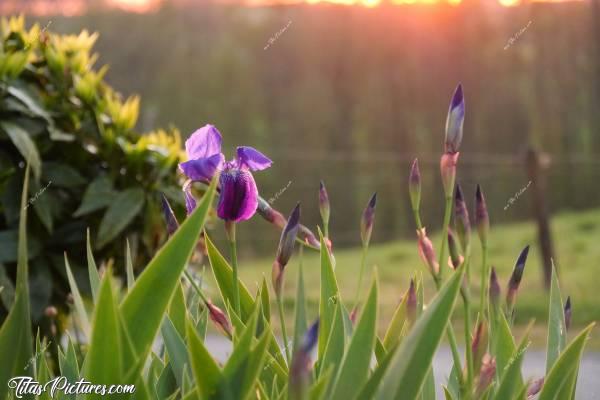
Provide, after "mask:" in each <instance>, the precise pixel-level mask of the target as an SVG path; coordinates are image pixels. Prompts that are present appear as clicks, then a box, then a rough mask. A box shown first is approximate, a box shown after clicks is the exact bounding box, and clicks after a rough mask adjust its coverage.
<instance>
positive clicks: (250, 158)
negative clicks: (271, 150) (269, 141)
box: [237, 146, 273, 171]
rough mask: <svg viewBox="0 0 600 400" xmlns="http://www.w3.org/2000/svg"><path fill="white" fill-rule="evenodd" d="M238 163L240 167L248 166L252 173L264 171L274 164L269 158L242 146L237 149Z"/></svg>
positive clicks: (251, 148) (253, 149)
mask: <svg viewBox="0 0 600 400" xmlns="http://www.w3.org/2000/svg"><path fill="white" fill-rule="evenodd" d="M237 162H238V164H239V166H240V167H243V166H246V167H248V168H250V169H251V170H252V171H262V170H263V169H267V168H269V167H270V166H271V164H273V161H271V159H269V157H267V156H265V155H264V154H263V153H261V152H260V151H258V150H256V149H255V148H253V147H249V146H240V147H238V148H237Z"/></svg>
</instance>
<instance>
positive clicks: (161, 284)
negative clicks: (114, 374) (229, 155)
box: [120, 181, 216, 359]
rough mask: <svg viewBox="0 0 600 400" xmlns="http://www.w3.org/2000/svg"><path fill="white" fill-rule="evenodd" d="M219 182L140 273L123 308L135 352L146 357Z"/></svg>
mask: <svg viewBox="0 0 600 400" xmlns="http://www.w3.org/2000/svg"><path fill="white" fill-rule="evenodd" d="M215 185H216V184H215V181H213V183H212V184H211V186H210V188H209V190H208V191H207V193H206V194H205V195H204V197H203V198H202V201H201V202H200V203H199V204H198V207H197V208H196V210H195V211H194V212H193V213H192V214H191V215H190V216H189V217H188V218H187V219H186V221H185V222H184V223H183V224H182V225H181V226H180V227H179V229H177V231H176V232H175V233H174V234H173V236H172V237H171V238H170V239H169V241H168V242H167V243H166V244H165V245H164V246H163V248H162V249H160V251H159V252H158V254H156V256H155V257H154V258H153V259H152V261H150V264H148V266H147V267H146V269H145V270H144V271H143V272H142V273H141V274H140V275H139V276H138V279H137V281H136V282H135V285H134V286H133V287H132V288H131V290H130V291H129V292H128V293H127V295H126V296H125V298H124V299H123V301H122V303H121V306H120V310H121V312H122V314H123V319H124V322H125V328H126V330H127V331H128V332H129V334H130V336H131V342H132V343H133V345H134V349H135V352H136V353H137V354H139V355H140V357H141V358H144V359H145V355H146V354H147V352H148V351H149V349H150V346H151V345H152V341H153V339H154V337H155V336H156V332H157V331H158V329H159V328H160V324H161V321H162V318H163V313H164V312H165V310H166V309H167V307H168V305H169V301H170V300H171V297H172V296H173V292H174V291H175V289H176V287H177V285H178V284H179V278H180V276H181V273H182V271H183V269H184V268H185V266H186V262H187V260H188V259H189V257H190V255H191V254H192V252H193V250H194V249H195V247H196V243H197V240H198V237H199V235H200V232H201V230H202V227H203V226H204V222H205V220H206V217H207V215H208V210H209V209H210V206H211V204H212V199H213V196H214V193H215Z"/></svg>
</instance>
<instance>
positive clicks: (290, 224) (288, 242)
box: [276, 203, 300, 268]
mask: <svg viewBox="0 0 600 400" xmlns="http://www.w3.org/2000/svg"><path fill="white" fill-rule="evenodd" d="M299 227H300V203H298V204H296V207H294V209H293V210H292V213H291V214H290V217H289V218H288V220H287V223H286V225H285V227H284V228H283V230H282V231H281V237H280V238H279V247H277V256H276V259H277V262H278V263H279V264H280V265H281V267H282V268H285V266H286V265H287V264H288V262H289V261H290V258H291V257H292V253H293V252H294V243H296V236H297V235H298V229H299Z"/></svg>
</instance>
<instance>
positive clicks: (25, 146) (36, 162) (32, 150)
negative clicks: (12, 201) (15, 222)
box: [0, 120, 42, 207]
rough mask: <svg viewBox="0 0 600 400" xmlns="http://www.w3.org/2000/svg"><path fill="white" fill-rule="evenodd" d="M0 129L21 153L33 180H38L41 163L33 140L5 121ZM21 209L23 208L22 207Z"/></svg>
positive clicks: (21, 129) (19, 128)
mask: <svg viewBox="0 0 600 400" xmlns="http://www.w3.org/2000/svg"><path fill="white" fill-rule="evenodd" d="M0 128H2V130H3V131H4V132H6V134H7V135H8V137H9V138H10V140H11V141H12V142H13V144H14V145H15V147H16V148H17V150H19V153H21V155H22V156H23V158H24V159H25V162H26V163H27V164H29V165H30V166H31V169H32V171H33V175H34V176H35V179H36V180H39V178H40V175H41V172H42V162H41V160H40V154H39V153H38V149H37V147H36V145H35V143H34V142H33V140H31V138H30V137H29V134H28V133H27V131H25V130H24V129H23V128H21V127H20V126H19V125H17V124H15V123H13V122H10V121H6V120H4V121H0ZM23 207H25V206H24V205H23Z"/></svg>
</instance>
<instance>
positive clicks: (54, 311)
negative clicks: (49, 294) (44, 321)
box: [44, 306, 58, 318]
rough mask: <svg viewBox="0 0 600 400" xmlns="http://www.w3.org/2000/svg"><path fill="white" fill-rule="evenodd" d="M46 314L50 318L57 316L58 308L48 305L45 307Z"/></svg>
mask: <svg viewBox="0 0 600 400" xmlns="http://www.w3.org/2000/svg"><path fill="white" fill-rule="evenodd" d="M44 315H45V316H46V317H48V318H56V316H57V315H58V310H57V309H56V307H54V306H48V307H46V308H45V309H44Z"/></svg>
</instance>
